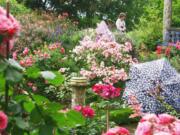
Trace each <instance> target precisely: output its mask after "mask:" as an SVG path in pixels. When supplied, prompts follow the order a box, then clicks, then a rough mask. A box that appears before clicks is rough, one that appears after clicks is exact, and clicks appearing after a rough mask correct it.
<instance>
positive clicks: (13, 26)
mask: <svg viewBox="0 0 180 135" xmlns="http://www.w3.org/2000/svg"><path fill="white" fill-rule="evenodd" d="M19 30H20V24H19V23H18V21H17V20H16V19H15V18H14V17H13V16H12V15H9V17H7V14H6V10H5V9H3V8H2V7H0V36H2V38H3V40H2V42H1V43H0V55H2V56H6V43H7V41H10V46H9V50H11V49H12V48H13V44H14V40H13V37H14V36H15V35H16V34H17V33H18V32H19Z"/></svg>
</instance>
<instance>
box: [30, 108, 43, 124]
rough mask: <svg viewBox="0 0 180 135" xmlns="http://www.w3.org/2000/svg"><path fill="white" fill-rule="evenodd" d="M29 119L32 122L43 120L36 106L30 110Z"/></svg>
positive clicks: (36, 122)
mask: <svg viewBox="0 0 180 135" xmlns="http://www.w3.org/2000/svg"><path fill="white" fill-rule="evenodd" d="M30 121H31V122H32V123H34V124H39V123H41V122H42V121H43V119H42V116H41V115H40V113H39V111H38V110H37V108H34V109H33V110H32V111H31V114H30Z"/></svg>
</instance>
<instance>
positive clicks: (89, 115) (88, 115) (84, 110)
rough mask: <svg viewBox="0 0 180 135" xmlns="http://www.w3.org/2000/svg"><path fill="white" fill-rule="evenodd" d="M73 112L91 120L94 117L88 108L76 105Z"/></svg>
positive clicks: (93, 113) (91, 110)
mask: <svg viewBox="0 0 180 135" xmlns="http://www.w3.org/2000/svg"><path fill="white" fill-rule="evenodd" d="M74 110H76V111H78V112H81V113H82V115H83V116H84V117H86V118H93V117H94V115H95V112H94V110H93V109H92V108H91V107H89V106H85V107H83V106H80V105H77V106H75V107H74Z"/></svg>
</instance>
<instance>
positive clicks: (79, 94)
mask: <svg viewBox="0 0 180 135" xmlns="http://www.w3.org/2000/svg"><path fill="white" fill-rule="evenodd" d="M69 85H70V86H71V88H72V99H71V107H72V108H74V107H75V106H76V105H85V99H86V87H87V86H88V85H89V83H88V80H87V78H85V77H72V78H71V79H70V81H69Z"/></svg>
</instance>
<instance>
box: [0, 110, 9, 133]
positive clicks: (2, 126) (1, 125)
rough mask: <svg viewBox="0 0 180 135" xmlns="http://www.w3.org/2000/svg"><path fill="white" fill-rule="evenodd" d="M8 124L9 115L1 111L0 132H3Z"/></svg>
mask: <svg viewBox="0 0 180 135" xmlns="http://www.w3.org/2000/svg"><path fill="white" fill-rule="evenodd" d="M7 125H8V117H7V115H6V114H5V113H4V112H2V111H0V134H1V132H3V130H5V129H6V127H7Z"/></svg>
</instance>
